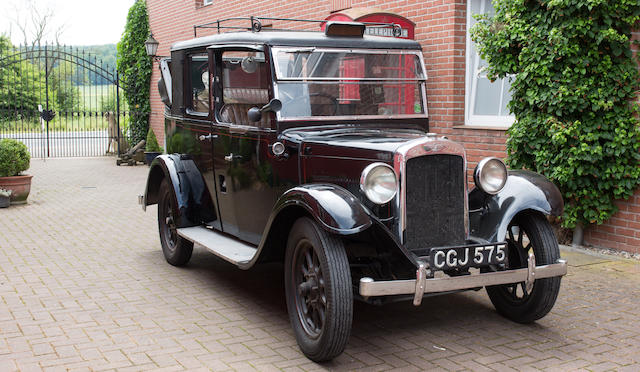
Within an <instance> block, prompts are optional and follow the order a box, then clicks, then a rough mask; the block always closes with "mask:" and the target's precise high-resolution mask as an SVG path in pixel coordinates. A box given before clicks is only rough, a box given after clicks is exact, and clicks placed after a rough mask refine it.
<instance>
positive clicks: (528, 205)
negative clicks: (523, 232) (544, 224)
mask: <svg viewBox="0 0 640 372" xmlns="http://www.w3.org/2000/svg"><path fill="white" fill-rule="evenodd" d="M527 209H531V210H535V211H539V212H542V213H544V214H547V215H553V216H560V215H561V214H562V212H563V211H564V201H563V200H562V194H561V193H560V190H558V188H557V187H556V185H554V184H553V183H552V182H551V181H549V180H548V179H547V178H545V177H544V176H542V175H540V174H538V173H535V172H531V171H525V170H516V171H509V177H508V178H507V183H506V184H505V186H504V188H503V189H502V191H500V192H499V193H498V194H496V195H488V194H486V193H484V192H483V191H481V190H479V189H478V188H476V189H474V190H472V191H471V192H470V193H469V211H470V212H469V222H470V227H471V236H472V237H476V238H480V239H483V240H487V241H490V242H497V241H501V240H504V236H505V234H506V232H507V227H508V226H509V222H511V220H512V219H513V217H514V216H515V215H516V214H518V213H520V212H522V211H523V210H527Z"/></svg>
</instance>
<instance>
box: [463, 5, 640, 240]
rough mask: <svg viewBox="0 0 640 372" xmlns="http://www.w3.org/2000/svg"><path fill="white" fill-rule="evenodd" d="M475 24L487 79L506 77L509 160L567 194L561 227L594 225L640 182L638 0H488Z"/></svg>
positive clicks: (608, 216)
mask: <svg viewBox="0 0 640 372" xmlns="http://www.w3.org/2000/svg"><path fill="white" fill-rule="evenodd" d="M493 4H494V7H495V9H496V13H495V15H493V16H490V15H482V16H478V19H479V22H478V23H477V24H476V25H475V26H474V28H473V29H472V31H471V35H472V39H473V40H474V41H475V42H476V45H477V48H478V51H479V53H480V55H481V56H482V58H484V59H485V60H486V61H487V62H488V64H489V66H488V68H487V74H488V76H489V78H490V79H496V78H503V77H507V76H511V77H512V79H513V80H512V88H511V92H512V100H511V103H510V105H509V108H510V110H511V112H512V113H513V114H514V115H515V117H516V122H515V123H514V124H513V126H512V127H511V128H510V129H509V130H508V140H507V153H508V163H509V165H510V167H512V168H526V169H531V170H534V171H537V172H540V173H542V174H544V175H545V176H547V177H548V178H550V179H551V180H552V181H553V182H555V183H556V185H558V186H559V188H560V190H561V191H562V193H563V196H564V199H565V212H564V216H563V225H564V226H565V227H574V226H576V224H581V225H587V224H593V223H597V224H600V223H602V222H604V221H606V220H607V219H609V218H610V217H611V215H612V214H614V213H615V212H616V211H617V208H616V206H615V204H614V200H616V199H626V198H628V197H629V196H631V195H632V194H633V191H634V189H635V188H636V187H637V186H638V185H639V184H640V166H639V165H640V164H639V159H640V155H639V153H638V149H639V147H640V129H639V126H638V119H637V116H635V115H636V113H637V112H638V108H637V106H638V105H637V103H636V101H635V99H636V94H637V93H638V88H639V73H638V65H637V63H636V61H635V60H634V58H633V55H632V52H631V48H630V37H631V30H632V27H633V26H634V25H635V24H636V23H637V22H638V20H639V19H640V2H638V0H494V1H493Z"/></svg>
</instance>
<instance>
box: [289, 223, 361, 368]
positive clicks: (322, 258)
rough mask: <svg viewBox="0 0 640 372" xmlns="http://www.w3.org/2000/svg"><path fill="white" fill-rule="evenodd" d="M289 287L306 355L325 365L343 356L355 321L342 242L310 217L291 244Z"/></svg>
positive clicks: (296, 230) (299, 225)
mask: <svg viewBox="0 0 640 372" xmlns="http://www.w3.org/2000/svg"><path fill="white" fill-rule="evenodd" d="M284 284H285V292H286V299H287V310H288V312H289V319H290V321H291V325H292V327H293V331H294V333H295V335H296V340H297V341H298V345H299V346H300V349H301V350H302V352H303V353H304V355H306V356H307V357H308V358H309V359H311V360H313V361H316V362H321V361H325V360H330V359H333V358H335V357H336V356H338V355H339V354H340V353H342V351H343V350H344V348H345V346H346V345H347V341H348V339H349V334H350V333H351V322H352V317H353V292H352V289H351V274H350V271H349V261H348V260H347V255H346V253H345V250H344V244H343V242H342V240H340V239H339V238H337V237H335V236H332V235H330V234H329V233H327V232H326V231H324V230H322V229H321V228H320V227H319V226H318V225H317V224H316V223H315V222H314V221H313V220H311V219H309V218H306V217H304V218H300V219H299V220H298V221H296V223H295V224H294V225H293V227H292V229H291V232H290V233H289V239H288V241H287V252H286V256H285V280H284Z"/></svg>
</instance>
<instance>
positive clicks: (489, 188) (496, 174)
mask: <svg viewBox="0 0 640 372" xmlns="http://www.w3.org/2000/svg"><path fill="white" fill-rule="evenodd" d="M473 180H474V181H475V182H476V186H478V187H479V188H480V190H482V191H484V192H486V193H487V194H491V195H495V194H497V193H499V192H500V190H502V188H503V187H504V184H505V183H506V182H507V166H506V165H504V163H503V162H502V160H500V159H498V158H484V159H482V160H481V161H480V163H478V166H476V170H475V171H474V172H473Z"/></svg>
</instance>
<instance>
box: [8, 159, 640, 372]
mask: <svg viewBox="0 0 640 372" xmlns="http://www.w3.org/2000/svg"><path fill="white" fill-rule="evenodd" d="M113 163H114V160H113V158H93V159H54V160H47V161H46V162H42V161H41V160H38V159H34V160H33V161H32V168H31V169H30V170H29V173H30V174H33V175H34V176H35V177H34V184H33V188H32V195H31V196H30V199H29V204H28V205H25V206H12V207H11V208H8V209H4V210H1V211H0V231H1V232H3V233H2V234H0V370H1V371H12V370H16V369H19V370H21V371H29V370H37V371H40V370H43V369H51V370H66V369H69V370H78V371H81V370H113V369H117V370H123V371H129V370H131V371H146V370H153V371H155V370H185V369H187V370H215V371H224V370H234V369H236V370H260V371H270V370H305V371H309V370H358V369H360V370H370V371H374V370H402V371H405V370H408V371H410V370H416V371H421V370H469V369H471V370H483V369H491V370H505V371H506V370H512V369H515V370H535V369H546V370H552V371H557V370H576V369H585V370H601V369H602V370H605V369H608V368H614V369H620V370H629V371H631V370H633V371H635V370H638V369H639V368H638V365H639V364H640V356H638V354H637V347H638V345H639V344H640V324H639V322H638V318H637V317H638V312H637V309H638V308H639V307H640V298H638V296H630V295H629V294H630V293H635V291H637V288H639V287H640V275H638V274H640V265H639V264H638V263H637V261H625V260H616V259H614V258H605V259H603V260H602V262H599V263H597V264H591V265H583V266H571V267H570V269H569V275H568V276H567V277H565V278H564V279H563V281H562V290H561V293H560V297H559V299H558V302H557V304H556V306H555V308H554V309H553V311H552V312H551V313H550V314H549V315H547V316H546V317H545V318H543V319H541V320H539V321H537V322H536V323H535V324H533V325H519V324H515V323H512V322H510V321H508V320H506V319H504V318H502V317H500V316H499V315H497V314H496V313H495V311H494V310H493V307H492V305H491V303H490V301H489V299H488V298H487V296H486V293H485V292H484V291H480V292H468V293H459V294H452V295H447V296H440V297H433V298H429V299H425V301H424V303H423V305H422V306H421V307H418V308H416V307H413V306H412V305H411V304H410V303H395V304H389V305H386V306H383V307H375V306H369V305H365V304H361V303H356V305H355V306H354V327H353V330H352V336H351V340H350V343H349V345H348V346H347V349H346V350H345V352H344V353H343V354H342V355H340V356H339V357H338V358H336V359H335V360H334V361H332V362H331V363H329V364H322V365H319V364H316V363H313V362H311V361H310V360H308V359H307V358H305V357H304V356H303V355H302V353H301V352H300V350H299V349H298V346H297V344H296V342H295V338H294V335H293V332H292V330H291V328H290V325H289V319H288V316H287V314H286V307H285V306H284V303H285V301H284V293H283V291H282V287H281V286H282V267H281V266H280V265H261V266H258V267H256V268H255V269H254V270H251V271H250V272H244V271H240V270H237V269H236V268H235V267H233V266H231V265H229V264H227V263H225V262H223V261H221V260H219V259H217V258H215V257H213V256H212V255H211V254H209V253H207V252H206V251H205V250H204V249H202V248H201V247H196V248H195V250H194V254H193V258H192V260H191V262H190V264H189V265H187V266H186V267H184V268H175V267H172V266H170V265H168V264H167V263H166V262H165V260H164V258H163V256H162V252H161V249H160V244H159V241H158V235H157V225H156V221H155V218H156V215H155V212H156V209H155V207H153V206H152V207H149V209H148V212H147V213H143V212H142V211H141V210H140V208H139V206H138V205H137V204H136V198H135V196H136V195H137V194H138V193H140V192H141V191H142V189H143V187H144V184H145V181H146V174H147V171H148V168H145V167H130V168H128V167H115V166H114V164H113ZM61 174H63V175H64V177H61V176H60V175H61ZM79 185H97V188H96V189H91V190H87V189H82V188H81V187H80V186H79ZM6 231H9V233H4V232H6ZM570 262H571V259H570ZM256 278H261V280H256ZM269 278H277V279H271V280H269ZM442 349H444V350H442Z"/></svg>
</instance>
